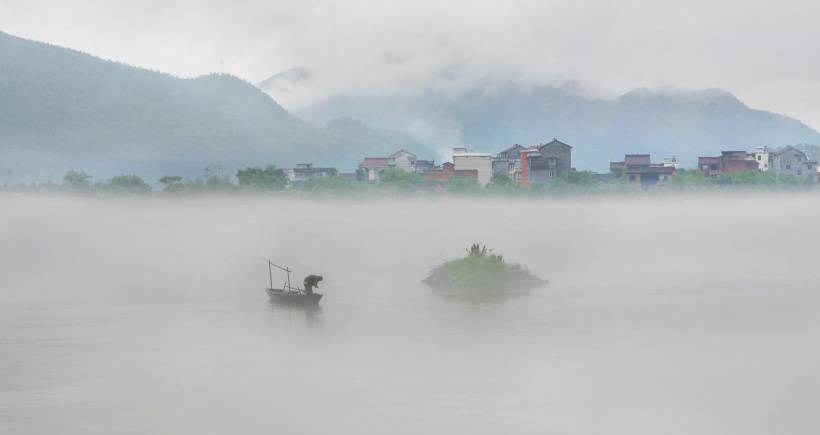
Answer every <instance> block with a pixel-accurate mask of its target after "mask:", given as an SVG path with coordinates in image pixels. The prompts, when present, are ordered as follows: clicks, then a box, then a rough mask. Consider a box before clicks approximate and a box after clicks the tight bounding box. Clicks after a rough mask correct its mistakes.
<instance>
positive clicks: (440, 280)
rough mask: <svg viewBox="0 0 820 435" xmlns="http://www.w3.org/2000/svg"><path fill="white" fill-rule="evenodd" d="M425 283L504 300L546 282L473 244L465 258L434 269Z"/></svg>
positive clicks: (490, 251)
mask: <svg viewBox="0 0 820 435" xmlns="http://www.w3.org/2000/svg"><path fill="white" fill-rule="evenodd" d="M424 283H425V284H427V285H429V286H430V287H433V288H435V289H439V290H461V291H464V292H469V293H475V294H476V295H487V296H506V295H510V294H515V293H517V292H518V293H520V292H521V291H523V290H529V289H532V288H535V287H540V286H542V285H544V284H546V283H547V281H545V280H543V279H541V278H538V277H537V276H534V275H533V274H531V273H530V271H529V270H527V268H526V267H524V266H522V265H520V264H508V263H507V262H505V261H504V256H503V255H501V254H494V253H493V252H492V250H488V249H487V247H486V246H482V245H480V244H478V243H476V244H473V245H472V246H470V247H469V248H468V249H467V256H466V257H464V258H461V259H458V260H453V261H449V262H447V263H444V264H442V265H441V266H438V267H437V268H435V269H434V270H433V271H432V272H431V273H430V276H429V277H427V278H426V279H425V280H424Z"/></svg>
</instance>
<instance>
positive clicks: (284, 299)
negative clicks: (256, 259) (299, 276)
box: [265, 260, 322, 305]
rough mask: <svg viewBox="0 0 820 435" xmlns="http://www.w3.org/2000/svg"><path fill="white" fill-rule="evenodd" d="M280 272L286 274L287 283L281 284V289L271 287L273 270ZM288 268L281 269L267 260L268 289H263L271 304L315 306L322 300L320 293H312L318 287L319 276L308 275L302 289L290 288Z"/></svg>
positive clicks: (320, 279) (297, 287) (289, 271)
mask: <svg viewBox="0 0 820 435" xmlns="http://www.w3.org/2000/svg"><path fill="white" fill-rule="evenodd" d="M274 267H275V268H277V269H279V270H282V271H283V272H285V273H286V274H287V277H288V278H287V281H285V283H284V284H282V287H281V288H274V287H273V268H274ZM290 273H291V270H290V268H287V267H282V266H279V265H276V264H274V263H273V262H271V261H270V260H268V276H269V277H270V287H269V288H267V289H265V291H266V292H267V293H268V297H270V300H271V301H273V302H277V303H281V304H289V305H317V304H318V303H319V301H320V300H322V294H321V293H314V292H313V288H314V287H319V281H322V277H321V276H319V275H308V276H307V277H305V280H304V283H303V284H304V288H300V287H299V286H298V285H297V286H295V287H294V286H292V285H291V284H290Z"/></svg>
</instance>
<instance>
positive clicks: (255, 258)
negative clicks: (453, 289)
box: [0, 194, 820, 435]
mask: <svg viewBox="0 0 820 435" xmlns="http://www.w3.org/2000/svg"><path fill="white" fill-rule="evenodd" d="M0 208H2V210H3V213H1V214H0V241H2V246H3V249H2V250H0V276H2V277H3V278H2V282H0V337H2V338H0V432H2V433H15V434H35V433H63V434H74V433H76V434H95V433H99V434H108V433H114V432H116V433H124V434H129V433H133V434H138V433H154V434H172V433H203V434H207V433H214V434H216V433H226V432H233V433H249V434H252V433H260V434H261V433H272V432H276V433H327V432H330V431H333V432H335V433H344V434H347V433H349V434H354V433H387V432H389V433H407V434H410V433H487V434H492V433H533V434H535V433H539V434H540V433H567V434H575V433H577V434H588V433H609V434H635V433H665V434H692V433H697V434H721V435H725V434H744V435H749V434H771V433H790V434H813V433H814V432H815V431H816V428H817V427H818V426H819V425H820V419H818V417H817V416H816V413H815V412H814V410H813V407H812V406H811V404H813V403H815V402H816V401H817V400H818V399H820V397H819V395H818V393H817V391H820V390H818V388H817V385H818V384H820V375H818V373H817V370H816V366H817V363H818V360H820V352H818V351H817V350H816V349H815V348H814V347H813V346H811V343H813V342H815V341H817V339H818V338H820V320H818V319H820V316H818V314H820V299H818V297H817V295H816V289H817V283H818V279H820V269H818V268H817V267H816V264H817V252H818V247H817V245H816V242H815V241H816V240H819V239H820V226H818V225H817V222H820V203H818V202H817V201H816V198H814V196H813V195H780V196H778V195H775V194H771V195H758V194H755V195H751V194H750V195H735V196H732V197H730V196H718V195H711V196H685V197H674V198H673V197H667V198H651V197H632V198H597V199H595V200H582V199H565V200H539V201H530V200H521V201H502V200H481V201H477V200H471V199H459V198H450V197H447V198H434V199H432V200H425V201H422V200H394V201H373V202H354V201H322V202H319V201H310V200H270V199H264V198H258V199H254V198H222V199H158V198H154V199H120V198H117V199H93V198H92V199H77V198H28V197H10V196H6V197H0ZM478 241H480V242H484V243H486V244H487V245H488V246H490V247H491V248H494V249H495V250H496V251H497V252H500V253H502V254H504V256H505V258H507V259H508V260H509V261H512V262H520V263H523V264H525V265H527V266H529V268H530V269H531V270H532V271H533V272H534V273H535V274H537V275H538V276H541V277H543V278H546V279H549V280H550V282H551V285H549V286H546V287H543V288H540V289H536V290H533V291H531V292H530V293H529V294H528V295H526V296H523V297H517V298H511V299H507V300H501V301H496V302H493V303H477V302H474V301H462V300H457V299H452V298H446V297H442V296H441V295H440V294H438V293H437V292H435V291H433V290H431V289H429V288H427V287H425V286H424V285H423V284H422V283H421V280H422V279H423V278H424V277H425V276H426V275H427V273H428V272H429V271H430V269H432V268H433V267H434V266H436V265H438V264H439V263H441V262H442V261H444V260H446V259H452V258H456V257H458V256H461V255H463V254H464V248H466V247H467V246H468V245H469V244H470V243H472V242H478ZM267 258H271V259H273V260H275V261H277V262H279V263H283V264H286V265H289V266H290V267H292V268H293V269H294V270H295V271H296V274H297V275H298V279H300V280H301V277H302V276H303V275H305V274H308V273H319V274H322V275H324V277H325V280H324V281H323V282H322V284H321V286H320V289H319V291H320V292H322V293H324V294H325V298H324V299H323V300H322V304H321V310H318V311H304V310H297V309H284V308H281V307H277V306H272V305H270V304H269V303H268V301H267V297H266V295H265V294H264V291H263V290H264V288H265V286H266V285H267V283H268V271H267V268H266V259H267ZM276 279H281V277H276V276H275V277H274V280H276Z"/></svg>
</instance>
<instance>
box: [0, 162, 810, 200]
mask: <svg viewBox="0 0 820 435" xmlns="http://www.w3.org/2000/svg"><path fill="white" fill-rule="evenodd" d="M362 178H363V177H361V176H359V177H354V178H350V177H345V176H341V175H338V174H332V175H331V176H328V177H316V178H309V179H307V180H305V181H304V182H300V183H291V182H290V180H289V179H288V175H287V172H286V171H285V170H284V169H281V168H277V167H275V166H272V165H268V166H265V167H260V166H255V167H247V168H245V169H240V170H238V171H237V173H236V176H235V177H227V176H208V177H206V178H204V179H201V178H198V179H186V178H183V177H181V176H176V175H167V176H164V177H161V178H160V179H159V180H157V181H158V182H159V184H160V185H161V186H162V189H161V190H162V192H165V193H167V194H175V195H184V194H197V193H237V192H282V191H286V190H287V191H291V192H299V193H308V194H324V195H328V196H330V195H366V194H374V195H379V194H392V193H397V194H407V193H417V192H430V193H453V194H461V195H498V196H540V195H563V194H609V193H629V192H635V191H637V190H640V189H638V188H637V187H636V185H635V184H634V183H629V182H627V181H626V180H625V178H624V176H623V174H621V173H618V172H612V173H609V174H604V175H600V174H595V173H593V172H590V171H572V172H566V173H563V174H561V175H560V176H559V177H556V179H554V180H552V181H551V182H549V183H543V184H539V183H533V184H532V185H531V186H529V187H526V188H525V187H521V186H519V185H518V184H517V183H515V182H514V181H513V180H512V179H510V177H509V176H507V175H505V174H495V175H493V177H492V178H491V180H490V183H489V184H488V185H487V186H483V187H482V186H480V185H479V184H478V182H477V181H476V180H475V179H474V178H459V177H456V178H454V179H452V180H450V181H431V180H425V179H424V177H422V175H421V174H418V173H414V172H404V171H401V170H398V169H387V170H385V171H383V172H382V173H381V174H380V177H379V182H377V183H371V182H368V181H365V180H363V179H362ZM92 179H93V178H92V176H91V175H89V174H87V173H85V172H82V171H69V172H67V173H66V174H65V175H64V176H63V180H62V183H61V184H58V183H53V182H47V183H40V184H30V185H15V186H3V188H4V190H11V191H54V192H57V191H60V192H72V193H85V194H126V195H145V194H149V193H152V192H153V191H154V189H153V188H152V187H151V185H150V184H149V183H147V182H146V181H145V180H144V179H142V178H141V177H139V176H138V175H134V174H130V175H119V176H116V177H112V178H110V179H108V180H106V181H104V182H92ZM814 186H815V185H814V183H813V182H812V181H811V179H809V178H799V177H794V176H791V175H786V174H775V173H770V172H755V171H748V172H739V173H733V174H721V175H719V176H716V177H711V176H710V177H707V176H705V175H703V174H702V173H701V172H700V171H698V170H686V169H682V170H679V171H678V172H677V175H675V176H674V177H672V179H671V180H669V181H667V182H665V183H663V184H661V185H658V186H652V187H651V189H648V190H652V191H659V192H662V191H701V190H721V189H738V188H740V189H744V188H745V189H762V190H784V189H804V190H805V189H813V188H814ZM644 190H647V189H644Z"/></svg>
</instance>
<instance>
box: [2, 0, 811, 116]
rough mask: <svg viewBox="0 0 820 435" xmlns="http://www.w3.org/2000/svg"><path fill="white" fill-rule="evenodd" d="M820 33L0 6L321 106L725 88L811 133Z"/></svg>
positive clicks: (89, 3)
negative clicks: (297, 83)
mask: <svg viewBox="0 0 820 435" xmlns="http://www.w3.org/2000/svg"><path fill="white" fill-rule="evenodd" d="M818 23H820V1H817V0H814V1H810V0H780V1H778V2H772V1H770V0H768V1H761V0H725V1H700V0H689V1H681V0H641V1H637V0H622V1H601V0H574V1H568V0H560V1H557V0H538V1H534V0H532V1H531V0H520V1H515V0H507V1H498V0H494V1H484V0H448V1H442V0H437V1H428V0H372V1H364V0H342V1H310V0H306V1H299V0H277V1H262V0H246V1H226V0H141V1H133V0H107V1H106V0H0V30H2V31H4V32H7V33H11V34H14V35H17V36H21V37H25V38H30V39H35V40H40V41H46V42H50V43H53V44H57V45H61V46H67V47H71V48H76V49H78V50H81V51H85V52H89V53H92V54H94V55H97V56H100V57H103V58H108V59H114V60H118V61H123V62H126V63H129V64H132V65H137V66H142V67H147V68H151V69H156V70H161V71H165V72H170V73H173V74H176V75H180V76H196V75H200V74H205V73H208V72H214V71H224V72H229V73H232V74H235V75H237V76H239V77H242V78H245V79H247V80H249V81H252V82H256V81H259V80H262V79H264V78H266V77H267V76H270V75H271V74H274V73H276V72H279V71H282V70H286V69H290V68H293V67H298V66H307V67H310V68H311V69H312V70H314V71H315V72H317V74H318V78H317V81H316V83H315V84H314V87H313V88H312V90H311V92H313V93H314V95H313V96H314V97H315V96H319V95H327V94H328V93H332V92H336V91H339V90H345V91H351V90H353V91H363V90H367V91H372V92H379V91H382V90H391V91H394V90H402V91H413V90H415V89H419V88H420V87H422V86H429V85H430V84H431V83H432V84H434V85H436V86H445V87H448V86H451V87H458V86H461V85H465V84H469V83H470V82H471V81H473V80H477V79H481V78H485V77H497V78H517V79H521V80H525V81H528V82H540V83H551V82H554V81H556V80H573V81H578V82H581V83H583V84H585V85H588V86H590V87H592V88H597V89H600V90H603V91H605V92H607V93H613V94H615V93H623V92H626V91H628V90H630V89H633V88H636V87H643V86H648V87H656V86H676V87H687V88H713V87H719V88H724V89H727V90H729V91H731V92H733V93H735V94H736V95H737V96H738V97H739V98H740V99H741V100H743V101H744V102H746V103H748V104H749V105H751V106H753V107H756V108H763V109H768V110H772V111H775V112H780V113H785V114H788V115H791V116H795V117H797V118H799V119H801V120H803V121H804V122H806V123H808V124H809V125H811V126H813V127H815V128H820V56H818V55H817V48H816V47H817V42H818V41H820V25H818Z"/></svg>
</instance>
